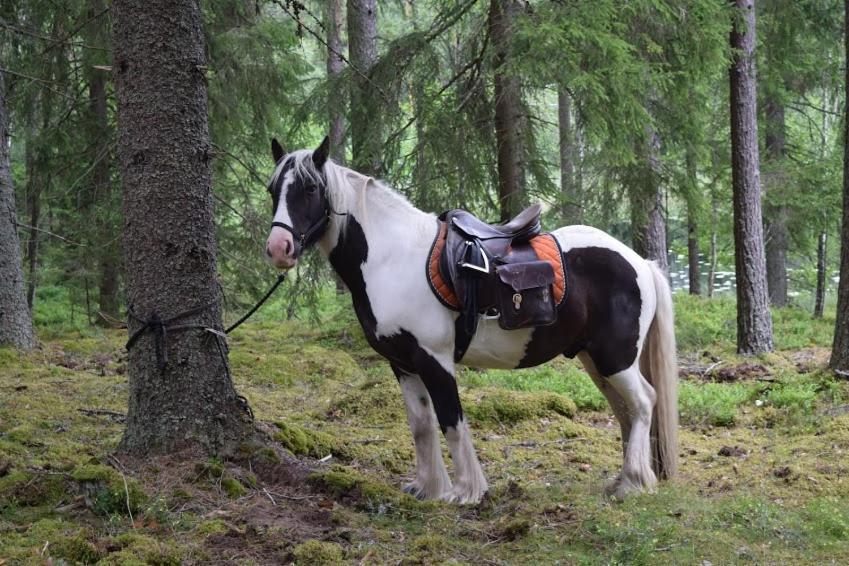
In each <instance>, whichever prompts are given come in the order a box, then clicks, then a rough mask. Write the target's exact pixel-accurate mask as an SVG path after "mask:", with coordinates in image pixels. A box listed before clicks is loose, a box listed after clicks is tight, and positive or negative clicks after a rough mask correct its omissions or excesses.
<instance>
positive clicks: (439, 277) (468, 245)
mask: <svg viewBox="0 0 849 566" xmlns="http://www.w3.org/2000/svg"><path fill="white" fill-rule="evenodd" d="M541 211H542V207H541V206H540V205H539V204H535V205H533V206H530V207H528V208H527V209H525V210H524V211H522V212H521V213H519V214H518V215H517V216H516V217H515V218H513V219H512V220H510V221H509V222H506V223H503V224H488V223H486V222H484V221H482V220H480V219H479V218H477V217H476V216H474V215H473V214H471V213H469V212H466V211H465V210H449V211H447V212H444V213H442V214H441V215H440V216H439V231H438V232H437V235H436V238H435V239H434V242H433V245H432V246H431V251H430V254H429V255H428V265H427V273H428V281H429V283H430V286H431V290H432V291H433V292H434V294H435V295H436V297H437V298H438V299H439V300H440V301H441V302H442V304H444V305H445V306H447V307H448V308H450V309H452V310H456V311H459V312H460V316H459V318H458V319H457V323H456V330H457V338H456V340H455V349H454V359H455V361H459V360H460V359H461V358H462V357H463V355H464V354H465V352H466V350H467V349H468V346H469V344H470V343H471V341H472V338H473V337H474V334H475V331H476V330H477V326H478V322H479V320H480V318H482V317H485V318H488V319H498V324H499V326H501V328H503V329H505V330H516V329H519V328H528V327H534V326H546V325H549V324H553V323H554V322H555V321H556V320H557V306H558V305H559V304H560V303H561V302H562V301H563V298H564V296H565V291H566V289H565V284H566V277H565V271H564V267H563V259H562V254H561V252H560V246H559V244H558V243H557V240H556V239H555V238H554V237H553V236H552V235H551V234H542V233H541V232H542V229H541V226H540V212H541Z"/></svg>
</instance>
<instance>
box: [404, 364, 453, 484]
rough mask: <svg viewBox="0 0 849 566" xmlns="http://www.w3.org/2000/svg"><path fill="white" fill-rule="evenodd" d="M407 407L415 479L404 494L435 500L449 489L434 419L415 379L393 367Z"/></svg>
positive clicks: (424, 394)
mask: <svg viewBox="0 0 849 566" xmlns="http://www.w3.org/2000/svg"><path fill="white" fill-rule="evenodd" d="M392 371H394V372H395V377H397V378H398V383H399V384H400V385H401V392H402V393H403V395H404V404H405V405H406V406H407V423H408V424H409V425H410V432H411V433H412V434H413V442H414V443H415V445H416V479H415V481H413V482H412V483H410V484H407V485H405V486H404V491H405V492H406V493H409V494H410V495H413V496H415V497H417V498H419V499H438V498H439V497H441V496H442V495H443V494H445V493H448V491H449V490H450V489H451V479H450V478H449V477H448V471H447V470H446V469H445V462H443V460H442V449H441V448H440V446H439V436H438V435H437V432H436V416H435V414H434V412H433V408H432V406H431V401H430V395H429V394H428V391H427V388H425V385H424V383H423V382H422V380H421V378H420V377H419V376H418V375H415V374H410V373H407V372H405V371H403V370H401V369H399V368H397V367H395V366H392Z"/></svg>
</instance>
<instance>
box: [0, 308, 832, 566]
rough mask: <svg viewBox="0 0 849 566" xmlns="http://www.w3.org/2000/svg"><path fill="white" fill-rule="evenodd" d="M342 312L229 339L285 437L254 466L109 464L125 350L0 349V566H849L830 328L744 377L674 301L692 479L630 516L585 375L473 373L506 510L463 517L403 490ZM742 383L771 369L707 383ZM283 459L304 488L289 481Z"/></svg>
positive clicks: (259, 402) (789, 327) (408, 445)
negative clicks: (261, 565) (608, 491)
mask: <svg viewBox="0 0 849 566" xmlns="http://www.w3.org/2000/svg"><path fill="white" fill-rule="evenodd" d="M328 301H330V302H331V303H332V304H328V305H326V306H325V310H324V312H325V313H327V314H326V316H327V317H328V318H327V322H326V323H324V324H322V325H317V326H314V325H311V324H305V323H303V322H298V321H295V322H291V323H280V322H274V321H272V320H269V319H268V317H266V319H265V320H260V321H258V322H255V323H249V324H247V325H245V326H244V327H242V328H241V329H239V331H238V333H236V334H235V335H234V336H232V337H231V339H230V346H231V361H232V365H233V376H234V380H235V382H236V386H237V388H238V390H239V391H240V393H242V394H244V395H245V396H246V397H247V398H248V400H249V401H250V403H251V406H252V407H253V409H254V411H255V413H256V415H257V419H258V420H259V421H261V422H263V423H267V424H268V425H269V426H268V430H269V431H270V434H272V436H273V437H274V438H275V441H274V443H273V445H272V446H269V447H258V448H257V447H245V450H244V452H245V454H247V456H245V457H244V459H242V460H231V461H226V460H218V459H209V458H206V457H204V456H202V455H185V456H183V457H181V458H180V459H174V458H171V459H167V458H165V459H156V458H154V459H151V460H150V461H145V462H134V461H131V460H127V459H120V460H116V459H115V458H113V457H112V456H111V452H112V451H113V450H114V448H115V446H116V445H117V442H118V440H119V439H120V435H121V432H122V429H123V423H122V422H121V418H120V415H121V414H122V413H124V412H125V411H126V397H127V386H126V378H125V376H124V369H125V368H124V366H125V358H124V354H123V351H122V345H123V341H124V339H125V336H124V335H123V333H122V332H118V331H106V330H96V329H95V330H92V329H88V328H85V327H77V326H74V325H69V326H65V327H56V328H55V329H53V330H47V329H46V328H45V327H44V326H40V331H39V335H40V337H41V339H42V347H41V348H40V349H39V350H36V351H35V352H33V353H31V354H26V355H22V354H18V353H16V352H13V351H11V350H8V349H0V398H2V399H3V402H2V403H0V563H7V564H43V563H45V562H48V561H50V562H52V563H68V564H72V563H79V564H89V563H103V564H201V563H209V562H223V563H258V562H265V563H292V562H294V563H296V564H332V563H364V564H384V563H397V562H401V563H405V564H415V563H420V564H430V563H443V562H450V561H453V562H454V563H499V564H500V563H522V562H524V563H529V564H538V563H546V564H555V563H561V564H620V563H628V564H657V563H686V564H692V563H697V564H698V563H704V561H709V562H711V563H713V564H729V563H742V562H753V563H798V564H802V563H825V562H830V563H846V562H849V542H847V539H849V505H847V503H849V479H846V478H847V476H849V474H847V471H849V465H846V464H844V462H843V458H842V454H845V453H846V451H847V450H849V413H847V411H846V406H845V403H846V399H847V393H849V387H847V384H846V382H845V381H841V380H837V379H835V378H834V376H833V375H831V374H830V373H829V372H828V371H826V370H825V369H824V361H825V358H826V356H827V351H826V350H825V349H826V348H827V346H828V339H829V336H828V332H829V331H828V328H829V324H831V323H833V321H831V322H829V320H825V321H812V320H810V318H809V317H807V314H806V313H804V312H802V311H799V310H797V309H786V310H781V311H778V312H776V313H775V316H774V320H775V327H776V341H777V343H778V345H779V351H778V352H776V353H774V354H771V355H768V356H763V357H761V358H758V359H755V360H742V359H741V358H739V357H737V356H736V355H735V354H734V328H733V325H729V323H728V321H729V320H731V321H733V317H734V304H733V302H731V301H728V300H724V299H720V300H716V301H706V300H702V299H694V298H691V297H687V296H677V297H676V306H677V315H678V316H677V325H678V326H677V328H678V337H679V350H680V353H681V357H682V360H683V362H684V365H685V366H687V365H688V364H689V365H690V366H693V367H694V368H695V369H691V370H689V373H688V374H687V377H685V378H683V379H682V381H681V387H680V413H681V423H682V428H681V454H682V457H681V474H680V478H678V479H677V480H675V481H674V482H669V483H665V484H662V485H661V486H660V489H659V490H658V492H657V493H655V494H644V495H640V496H636V497H633V498H630V499H628V500H627V501H625V502H621V503H614V502H612V501H610V500H608V499H606V498H605V497H604V496H603V491H602V487H603V485H604V483H605V481H606V480H607V479H608V478H609V477H610V476H611V475H612V474H613V473H615V471H616V470H618V467H619V466H620V465H621V456H620V440H619V438H618V435H619V427H618V426H616V424H615V421H613V419H612V417H611V415H610V412H609V410H608V408H607V406H606V403H605V401H604V398H603V397H602V396H601V394H600V393H599V392H598V391H597V390H596V389H595V386H594V385H593V383H592V381H591V380H590V379H589V378H588V377H587V376H586V375H585V374H584V373H583V372H582V371H581V370H580V367H579V365H578V364H577V363H576V362H575V361H573V360H567V359H565V358H562V359H558V360H554V361H553V362H551V363H549V364H546V365H544V366H540V367H537V368H530V369H527V370H521V371H499V370H490V371H475V370H463V371H462V372H461V373H460V375H459V383H460V385H461V398H462V400H463V404H464V407H465V409H466V414H467V415H468V416H469V419H470V422H471V426H472V429H473V434H474V438H475V444H476V447H477V449H478V452H479V455H480V459H481V461H482V463H483V465H484V468H485V472H486V474H487V477H488V479H489V481H490V485H491V493H490V496H489V497H488V498H487V499H486V500H485V501H484V502H483V503H481V504H480V505H478V506H475V507H456V506H451V505H447V504H443V503H432V502H427V503H422V502H418V501H416V500H415V499H412V498H410V497H408V496H406V495H404V494H402V493H401V491H400V490H399V487H400V485H401V484H402V483H404V482H405V481H409V480H410V479H411V472H412V469H413V464H414V454H413V446H412V441H411V439H410V435H409V431H408V430H407V426H406V419H405V416H404V408H403V403H402V400H401V396H400V393H399V391H398V390H397V384H396V383H395V379H394V377H393V376H392V374H391V371H390V370H389V368H388V367H387V366H386V364H385V363H383V362H381V361H380V359H379V358H378V357H377V356H376V355H375V354H374V353H373V352H371V350H370V349H369V348H368V346H367V345H366V343H365V341H364V339H363V337H362V334H361V333H360V332H359V330H358V327H357V325H356V322H355V321H354V320H353V317H352V315H351V314H350V310H349V309H344V308H341V307H338V305H337V304H336V303H333V301H336V299H335V298H330V299H328ZM337 307H338V308H337ZM48 315H49V313H44V316H48ZM40 320H42V322H41V323H40V324H52V322H46V323H45V322H44V320H48V321H49V320H51V319H49V318H47V319H40ZM705 351H707V353H708V355H707V356H705V355H704V354H705ZM714 360H716V361H714ZM742 363H746V364H750V365H751V364H755V365H758V366H762V368H763V369H762V371H759V373H757V377H748V376H747V374H745V372H742V371H741V373H740V375H741V378H740V379H737V380H732V381H730V382H720V381H716V380H714V379H713V377H712V376H713V375H714V370H710V371H708V370H709V369H710V367H711V366H716V367H717V368H721V369H733V368H736V367H738V366H739V365H740V364H742ZM717 364H718V365H717ZM98 411H99V412H98ZM115 415H118V416H115ZM730 448H733V450H730ZM328 456H330V459H329V461H327V462H320V461H319V460H321V459H325V458H327V457H328ZM446 457H447V454H446ZM289 459H292V460H291V461H292V462H300V464H298V465H302V466H304V467H305V470H306V471H305V472H304V473H303V475H301V476H297V477H295V476H285V474H283V473H282V472H281V470H283V471H286V470H289V468H286V467H282V468H281V466H283V464H282V463H283V462H289V461H290V460H289ZM286 465H287V466H288V465H289V464H286ZM287 473H289V472H287ZM284 476H285V477H284ZM293 478H294V479H293ZM125 480H126V482H127V483H126V485H125V483H124V482H125ZM128 503H129V504H128ZM131 515H132V519H131ZM4 561H5V562H4Z"/></svg>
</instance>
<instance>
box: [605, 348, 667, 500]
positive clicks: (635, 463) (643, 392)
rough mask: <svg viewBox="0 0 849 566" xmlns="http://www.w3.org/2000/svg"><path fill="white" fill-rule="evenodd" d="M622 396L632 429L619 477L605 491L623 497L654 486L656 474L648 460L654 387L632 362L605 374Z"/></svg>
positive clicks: (649, 455) (650, 453)
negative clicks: (613, 372) (620, 369)
mask: <svg viewBox="0 0 849 566" xmlns="http://www.w3.org/2000/svg"><path fill="white" fill-rule="evenodd" d="M607 380H608V381H609V382H610V384H611V385H612V386H613V388H614V389H615V390H616V391H617V392H618V393H619V395H620V396H621V397H622V399H624V401H625V403H626V405H627V406H628V412H629V413H630V415H631V433H630V436H629V439H628V446H627V448H626V450H625V462H624V464H623V466H622V472H621V473H620V474H619V477H617V478H616V480H614V482H613V483H612V484H611V485H610V486H609V487H608V490H607V491H608V494H609V495H612V496H614V497H617V498H622V497H625V496H627V495H628V494H630V493H633V492H637V491H643V490H649V491H651V490H653V489H654V486H655V485H656V484H657V477H656V476H655V473H654V470H653V469H652V463H651V456H652V451H651V438H650V435H651V421H652V410H653V409H654V404H655V400H656V399H655V393H654V388H653V387H652V386H651V385H650V384H649V383H648V382H647V381H646V380H645V378H644V377H643V376H642V374H641V373H640V369H639V364H638V363H637V362H635V363H634V364H633V365H632V366H631V367H629V368H628V369H626V370H623V371H620V372H618V373H615V374H613V375H611V376H610V377H608V378H607Z"/></svg>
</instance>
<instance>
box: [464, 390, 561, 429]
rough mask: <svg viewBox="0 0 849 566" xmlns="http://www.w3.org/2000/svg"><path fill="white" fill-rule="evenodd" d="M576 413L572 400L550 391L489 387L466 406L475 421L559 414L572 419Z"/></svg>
mask: <svg viewBox="0 0 849 566" xmlns="http://www.w3.org/2000/svg"><path fill="white" fill-rule="evenodd" d="M576 412H577V408H576V407H575V403H573V402H572V400H571V399H569V398H568V397H564V396H563V395H558V394H557V393H550V392H547V391H539V392H523V391H503V390H498V389H492V390H486V392H485V393H484V396H483V397H482V398H481V399H480V400H479V401H477V402H473V403H471V404H470V405H467V406H466V413H467V414H468V415H469V418H470V420H472V421H474V422H489V423H498V424H505V425H511V424H516V423H519V422H521V421H524V420H528V419H534V418H540V417H552V416H557V415H560V416H564V417H569V418H571V417H573V416H575V413H576Z"/></svg>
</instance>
